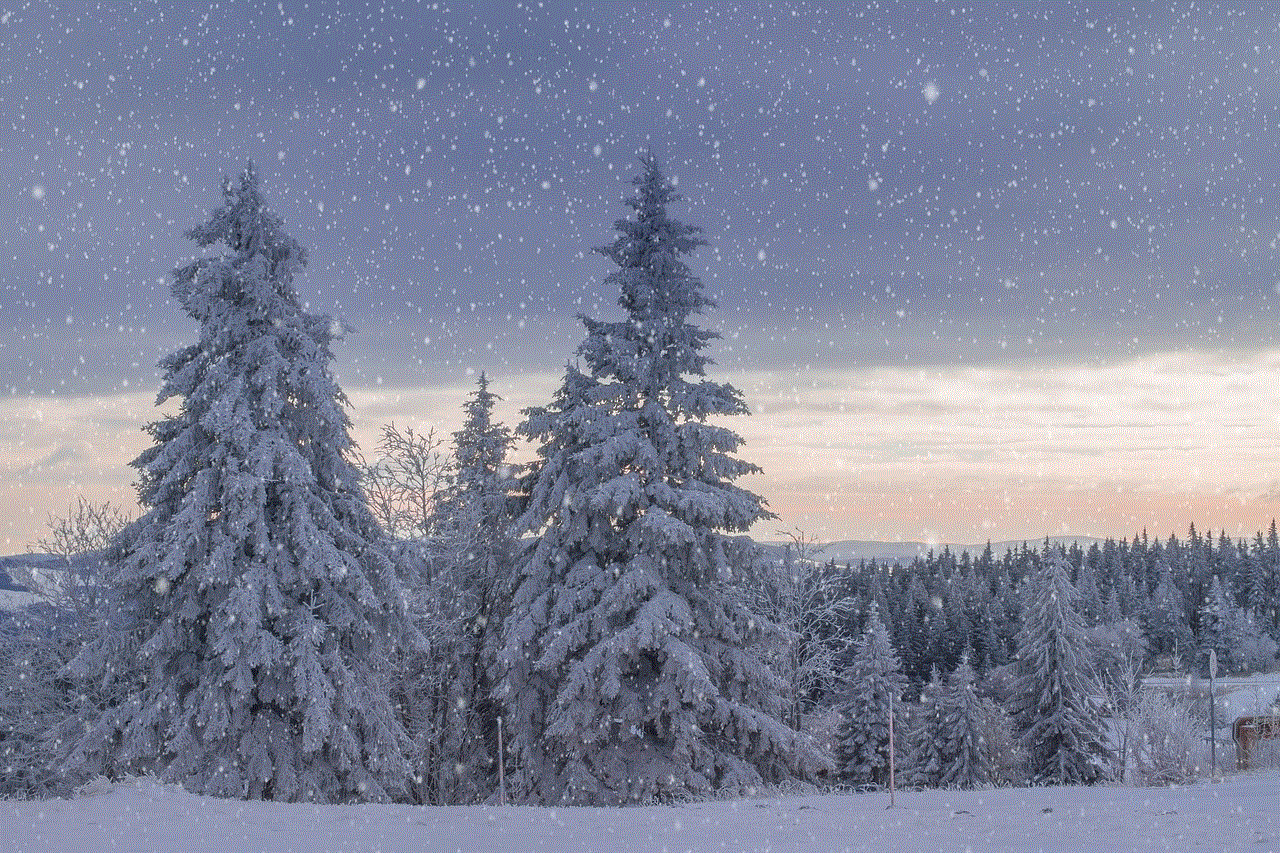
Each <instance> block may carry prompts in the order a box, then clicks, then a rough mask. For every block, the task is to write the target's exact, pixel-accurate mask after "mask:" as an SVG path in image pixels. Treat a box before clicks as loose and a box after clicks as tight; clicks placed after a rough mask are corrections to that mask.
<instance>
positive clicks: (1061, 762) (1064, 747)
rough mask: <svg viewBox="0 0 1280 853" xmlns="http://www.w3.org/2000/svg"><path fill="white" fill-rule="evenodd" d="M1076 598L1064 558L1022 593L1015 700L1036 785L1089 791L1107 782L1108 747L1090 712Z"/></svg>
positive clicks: (1053, 559)
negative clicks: (1080, 787)
mask: <svg viewBox="0 0 1280 853" xmlns="http://www.w3.org/2000/svg"><path fill="white" fill-rule="evenodd" d="M1079 597H1080V596H1079V593H1077V592H1076V589H1075V587H1074V586H1072V585H1071V568H1070V566H1069V565H1068V563H1067V560H1066V557H1065V556H1064V555H1063V554H1062V552H1061V551H1053V552H1051V553H1050V554H1049V555H1048V557H1047V558H1046V560H1045V561H1044V565H1043V567H1042V568H1041V570H1040V571H1039V572H1038V573H1037V574H1036V575H1035V576H1034V577H1033V579H1032V580H1031V582H1030V584H1029V588H1028V590H1027V594H1026V598H1025V608H1026V609H1025V611H1024V616H1023V621H1022V630H1021V631H1020V632H1019V635H1018V660H1017V662H1016V668H1015V684H1014V700H1013V701H1014V706H1015V707H1014V715H1015V722H1016V724H1017V726H1018V730H1019V732H1020V733H1021V738H1022V743H1023V746H1024V747H1025V749H1026V751H1027V757H1028V763H1029V767H1030V771H1031V777H1032V779H1033V780H1034V781H1036V782H1039V783H1046V784H1047V783H1054V784H1094V783H1096V782H1098V781H1101V780H1102V779H1103V778H1105V775H1106V773H1105V771H1106V762H1107V749H1106V739H1105V735H1104V733H1103V731H1102V723H1101V720H1100V718H1099V714H1098V708H1096V707H1095V704H1094V697H1095V696H1097V695H1099V693H1100V689H1099V687H1098V685H1097V683H1096V676H1095V675H1094V672H1093V669H1092V663H1091V655H1090V650H1089V640H1088V637H1087V635H1086V634H1085V630H1084V622H1083V620H1082V619H1081V617H1080V613H1079V612H1078V610H1077V609H1076V608H1077V606H1078V601H1079Z"/></svg>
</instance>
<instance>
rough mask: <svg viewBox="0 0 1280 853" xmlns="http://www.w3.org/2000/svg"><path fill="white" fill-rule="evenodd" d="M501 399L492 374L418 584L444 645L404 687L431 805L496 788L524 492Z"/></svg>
mask: <svg viewBox="0 0 1280 853" xmlns="http://www.w3.org/2000/svg"><path fill="white" fill-rule="evenodd" d="M498 399H499V398H498V396H497V395H496V394H494V393H493V392H492V391H490V390H489V379H488V377H487V376H485V375H484V374H483V373H482V374H481V375H480V379H479V382H478V386H477V388H476V391H475V393H474V394H473V395H472V396H471V397H470V398H469V399H468V400H467V402H466V404H465V405H464V411H465V418H464V422H463V425H462V429H461V430H459V431H458V432H456V433H454V434H453V438H454V459H453V462H452V466H451V467H452V470H453V472H454V473H453V476H451V478H450V482H449V484H448V485H447V486H445V487H444V488H443V489H441V490H440V492H439V493H438V495H437V496H436V497H435V499H434V500H433V504H434V507H435V509H434V512H433V513H432V518H431V520H430V523H429V525H427V527H428V528H429V529H430V530H432V531H433V533H432V536H431V537H430V539H429V540H428V541H424V542H422V543H421V545H422V546H423V548H424V549H425V552H426V561H427V562H429V563H431V564H432V566H433V569H432V571H430V572H425V573H418V574H416V575H415V576H414V577H412V578H411V579H410V581H409V583H410V586H411V590H412V598H413V601H414V603H415V606H414V608H413V609H414V614H415V616H416V617H417V618H418V619H419V620H420V628H421V630H422V631H423V633H424V634H427V635H428V636H431V637H433V638H436V639H437V640H439V642H434V643H433V644H432V650H431V653H430V654H429V655H421V656H416V657H414V658H412V659H411V660H410V661H409V663H410V667H409V670H410V671H409V675H410V677H409V678H407V679H406V680H405V682H404V683H403V690H404V694H405V695H404V698H403V699H402V701H403V703H404V705H405V710H406V712H407V718H408V720H409V728H410V734H411V736H412V738H413V740H414V744H415V760H416V763H417V764H418V765H419V767H420V768H421V772H420V774H419V777H420V780H421V781H419V782H417V783H416V784H415V792H414V793H415V798H416V799H419V800H421V801H423V802H430V803H446V804H447V803H472V802H478V801H480V800H483V799H485V798H486V797H488V796H489V795H490V794H491V793H492V792H493V790H494V789H495V788H496V782H497V774H496V771H497V761H498V749H497V719H498V708H497V705H496V703H495V701H494V699H493V696H492V693H493V685H494V680H495V676H496V671H495V668H496V665H497V660H498V654H499V652H500V650H501V627H502V621H503V619H504V618H505V616H506V614H507V612H508V610H507V604H508V602H509V601H510V595H511V585H512V577H511V574H512V557H513V552H514V544H515V543H514V537H513V536H512V534H511V529H512V521H513V519H512V518H511V512H510V509H511V507H510V503H511V494H512V492H513V491H514V489H515V486H516V484H515V479H514V477H513V474H512V470H513V469H512V467H511V466H509V465H507V462H506V456H507V453H508V451H509V450H510V449H511V446H512V444H513V439H512V436H511V431H510V430H509V429H508V428H507V427H505V426H504V425H502V424H501V423H498V422H496V421H495V420H494V419H493V406H494V403H495V402H496V401H497V400H498Z"/></svg>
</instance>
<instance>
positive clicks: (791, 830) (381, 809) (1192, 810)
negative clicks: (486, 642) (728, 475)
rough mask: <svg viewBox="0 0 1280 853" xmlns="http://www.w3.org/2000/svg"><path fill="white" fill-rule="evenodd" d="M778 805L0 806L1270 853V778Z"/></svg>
mask: <svg viewBox="0 0 1280 853" xmlns="http://www.w3.org/2000/svg"><path fill="white" fill-rule="evenodd" d="M887 804H888V795H887V794H880V793H877V794H850V795H843V796H840V795H826V796H810V797H782V798H776V797H774V798H760V799H747V800H737V801H732V802H713V803H695V804H690V805H682V806H675V807H670V806H655V807H648V808H629V809H584V808H572V809H542V808H525V807H519V808H514V807H513V808H484V807H470V808H468V807H457V808H432V807H413V806H311V805H284V804H277V803H260V802H255V803H245V802H239V801H232V800H215V799H211V798H207V797H197V796H193V795H191V794H188V793H186V792H184V791H182V790H180V789H178V788H175V787H170V786H164V785H159V784H156V783H155V782H153V781H150V780H139V781H133V782H129V783H124V784H119V785H116V786H108V790H106V791H104V792H102V793H98V794H94V795H90V796H85V797H81V798H79V799H75V800H54V801H45V802H0V850H4V851H9V850H13V851H31V853H56V851H119V853H130V851H145V853H181V851H197V850H199V851H204V850H217V851H219V852H220V853H246V852H247V851H281V853H284V852H285V851H299V853H327V851H387V853H391V851H405V853H408V851H471V853H498V851H512V853H516V851H530V853H532V851H563V853H593V851H599V853H604V851H626V853H661V851H743V853H745V851H779V853H783V851H785V853H800V851H804V853H836V851H875V853H887V852H888V851H893V853H913V852H914V851H928V853H937V851H974V852H975V853H977V851H1010V853H1014V852H1015V851H1016V853H1033V851H1062V853H1091V851H1098V853H1127V851H1154V850H1159V851H1193V850H1210V851H1257V853H1268V852H1269V851H1280V814H1278V813H1277V812H1278V810H1277V805H1280V773H1277V772H1274V771H1271V772H1264V773H1256V774H1246V775H1241V776H1236V777H1231V778H1228V779H1227V780H1226V781H1222V782H1218V783H1215V784H1200V785H1196V786H1192V787H1185V788H1160V789H1152V788H1145V789H1143V788H1039V789H1017V790H999V791H978V792H951V791H920V792H907V793H900V794H899V795H898V798H897V806H896V807H895V808H893V809H886V808H885V806H886V805H887Z"/></svg>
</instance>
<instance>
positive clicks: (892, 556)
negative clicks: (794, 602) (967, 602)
mask: <svg viewBox="0 0 1280 853" xmlns="http://www.w3.org/2000/svg"><path fill="white" fill-rule="evenodd" d="M1023 542H1026V543H1027V545H1028V546H1029V547H1031V548H1035V549H1039V548H1040V546H1042V545H1043V544H1044V537H1040V538H1039V539H1025V540H1024V539H1016V540H1008V541H1004V542H992V543H991V550H992V552H993V553H994V554H995V555H996V556H997V557H1001V556H1003V555H1004V553H1005V551H1008V550H1014V551H1016V550H1018V549H1019V548H1021V547H1022V543H1023ZM1049 542H1050V543H1052V544H1054V545H1067V546H1069V545H1071V543H1073V542H1075V543H1077V544H1079V546H1080V547H1081V548H1085V549H1088V547H1089V546H1090V545H1093V544H1095V543H1097V544H1099V545H1101V544H1102V542H1103V540H1102V539H1099V538H1097V537H1095V536H1050V537H1049ZM761 544H764V545H766V546H767V547H769V548H771V549H772V548H777V549H778V550H779V551H781V549H782V548H783V547H784V545H785V543H781V542H769V543H761ZM986 547H987V543H986V542H980V543H978V544H976V545H965V544H959V543H955V542H936V543H932V544H930V543H928V542H877V541H870V540H862V539H847V540H843V541H840V542H831V543H829V544H827V545H825V546H824V547H823V548H822V549H821V550H819V551H818V552H817V554H816V555H815V556H816V557H817V559H819V560H821V561H823V562H826V561H827V560H835V561H836V562H837V563H856V562H858V561H859V560H868V561H870V560H878V561H880V562H882V563H909V562H911V561H912V560H914V559H915V558H916V557H924V556H926V555H927V554H928V553H929V552H930V551H932V552H934V553H935V554H941V553H942V549H943V548H948V549H950V550H951V553H953V554H955V555H956V556H957V557H958V556H960V555H961V554H962V553H964V552H965V551H968V552H969V554H970V556H974V557H976V556H978V555H979V554H981V553H982V549H984V548H986Z"/></svg>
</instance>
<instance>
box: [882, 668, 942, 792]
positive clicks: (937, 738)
mask: <svg viewBox="0 0 1280 853" xmlns="http://www.w3.org/2000/svg"><path fill="white" fill-rule="evenodd" d="M946 689H947V687H946V684H944V683H943V681H942V679H941V677H940V676H939V675H938V668H937V667H934V668H933V674H932V675H931V676H930V678H929V683H928V684H926V685H925V686H924V688H923V689H921V691H920V707H919V710H918V712H917V713H916V716H915V719H914V720H913V721H912V724H911V729H910V731H909V732H908V733H907V743H908V745H909V747H910V754H911V760H910V762H909V764H910V767H908V768H904V770H906V771H907V772H904V773H903V778H905V779H910V781H911V784H913V785H921V786H923V787H926V788H936V787H938V784H939V782H940V781H941V779H942V770H943V756H942V748H943V744H944V743H945V741H946V737H945V733H944V729H943V713H944V711H945V700H946V696H945V695H944V694H945V693H946ZM895 734H896V732H895ZM895 745H896V744H895Z"/></svg>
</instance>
